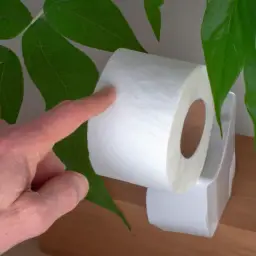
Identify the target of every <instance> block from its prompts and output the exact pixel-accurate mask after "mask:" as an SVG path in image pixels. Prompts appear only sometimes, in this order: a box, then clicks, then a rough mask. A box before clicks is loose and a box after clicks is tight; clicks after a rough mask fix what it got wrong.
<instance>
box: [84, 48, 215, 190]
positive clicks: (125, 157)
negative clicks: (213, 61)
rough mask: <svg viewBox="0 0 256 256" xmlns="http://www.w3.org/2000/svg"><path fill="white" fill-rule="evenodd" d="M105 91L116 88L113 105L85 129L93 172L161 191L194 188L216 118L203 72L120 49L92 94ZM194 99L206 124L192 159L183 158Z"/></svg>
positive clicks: (188, 66)
mask: <svg viewBox="0 0 256 256" xmlns="http://www.w3.org/2000/svg"><path fill="white" fill-rule="evenodd" d="M108 85H113V86H115V88H116V90H117V99H116V101H115V102H114V104H113V105H112V106H111V107H110V108H109V109H107V110H106V111H105V112H104V113H102V114H100V115H98V116H97V117H94V118H92V119H91V120H90V121H89V123H88V149H89V156H90V161H91V164H92V167H93V169H94V170H95V172H96V173H97V174H99V175H101V176H105V177H110V178H113V179H118V180H122V181H126V182H129V183H133V184H137V185H140V186H144V187H148V188H154V189H159V190H169V191H176V192H183V191H185V190H187V189H188V188H189V187H191V186H192V185H194V184H195V183H196V182H197V179H198V178H199V176H200V174H201V172H202V169H203V166H204V162H205V158H206V154H207V149H208V144H209V138H210V133H211V129H212V124H213V117H214V109H213V102H212V95H211V90H210V85H209V81H208V76H207V71H206V68H205V66H202V65H196V64H192V63H187V62H183V61H178V60H172V59H167V58H163V57H159V56H155V55H150V54H145V53H139V52H135V51H131V50H126V49H120V50H117V51H116V52H115V53H114V54H113V56H112V57H111V58H110V60H109V61H108V63H107V65H106V67H105V69H104V70H103V73H102V75H101V77H100V80H99V82H98V84H97V86H96V91H98V90H99V89H101V88H103V87H105V86H108ZM198 99H201V100H203V101H204V105H205V124H204V127H203V132H202V137H201V140H200V142H199V145H198V147H197V148H196V150H195V152H194V154H193V155H192V156H191V157H190V158H185V157H184V156H183V154H182V153H181V145H180V144H181V134H182V130H183V124H184V120H185V118H186V116H187V113H188V110H189V108H190V106H191V105H192V103H193V102H194V101H196V100H198ZM192 137H193V134H192Z"/></svg>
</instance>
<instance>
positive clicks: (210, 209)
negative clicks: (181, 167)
mask: <svg viewBox="0 0 256 256" xmlns="http://www.w3.org/2000/svg"><path fill="white" fill-rule="evenodd" d="M235 116H236V97H235V95H234V94H233V93H229V94H228V97H227V99H226V100H225V102H224V104H223V107H222V113H221V122H222V130H223V138H221V136H220V130H219V126H218V124H217V121H216V120H215V121H214V124H213V129H212V133H211V139H210V143H209V149H208V153H207V157H206V161H205V165H204V168H203V172H202V174H201V176H200V178H199V180H198V181H197V184H196V185H195V186H193V187H192V188H190V189H189V190H188V191H187V192H186V193H183V194H177V193H174V192H166V191H158V190H154V189H151V188H149V189H148V190H147V197H146V203H147V216H148V220H149V223H151V224H152V225H154V226H156V227H158V228H160V229H162V230H165V231H173V232H181V233H186V234H192V235H198V236H206V237H212V236H213V235H214V232H215V231H216V228H217V225H218V223H219V220H220V218H221V215H222V213H223V211H224V208H225V206H226V204H227V202H228V200H229V198H230V195H231V190H232V181H233V177H234V174H235V146H234V144H235Z"/></svg>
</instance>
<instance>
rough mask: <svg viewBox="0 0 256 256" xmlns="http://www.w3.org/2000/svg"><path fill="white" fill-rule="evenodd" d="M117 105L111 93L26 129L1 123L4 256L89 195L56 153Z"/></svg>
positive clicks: (64, 107) (0, 245) (0, 248)
mask: <svg viewBox="0 0 256 256" xmlns="http://www.w3.org/2000/svg"><path fill="white" fill-rule="evenodd" d="M114 100H115V91H114V89H113V88H111V87H108V88H106V89H103V90H102V91H100V92H98V93H96V94H94V95H92V96H90V97H87V98H85V99H81V100H76V101H65V102H63V103H61V104H60V105H58V106H57V107H55V108H53V109H52V110H50V111H48V112H46V113H45V114H43V115H42V116H41V117H39V118H37V119H36V120H33V121H32V122H30V123H27V124H24V125H21V126H19V125H11V126H10V125H8V124H6V123H5V122H3V121H1V123H0V254H1V253H3V252H5V251H7V250H8V249H10V248H11V247H13V246H14V245H16V244H18V243H20V242H22V241H24V240H27V239H29V238H32V237H35V236H38V235H40V234H42V233H43V232H45V231H46V230H47V229H48V228H49V227H50V226H51V225H52V224H53V223H54V222H55V221H56V220H57V219H58V218H60V217H61V216H63V215H64V214H66V213H68V212H70V211H71V210H73V209H74V208H75V207H76V206H77V204H78V203H79V202H80V201H81V200H83V199H84V197H85V196H86V194H87V192H88V187H89V186H88V182H87V180H86V178H85V177H84V176H83V175H81V174H79V173H76V172H73V171H72V170H65V166H64V165H63V163H62V162H61V161H60V159H59V158H58V157H57V156H56V155H55V154H54V153H53V151H52V148H53V146H54V144H55V143H57V142H58V141H60V140H62V139H63V138H65V137H67V136H68V135H69V134H71V133H73V132H74V131H75V130H76V129H77V128H78V127H79V126H80V125H81V124H83V123H84V122H85V121H87V120H88V119H89V118H91V117H93V116H95V115H98V114H100V113H101V112H103V111H105V110H106V109H107V108H108V107H109V106H110V105H111V104H112V103H113V102H114Z"/></svg>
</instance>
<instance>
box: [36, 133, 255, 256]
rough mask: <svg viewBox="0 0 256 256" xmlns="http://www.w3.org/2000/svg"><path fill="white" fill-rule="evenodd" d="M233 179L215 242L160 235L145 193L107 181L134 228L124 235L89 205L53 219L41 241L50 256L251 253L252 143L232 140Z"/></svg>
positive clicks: (122, 228)
mask: <svg viewBox="0 0 256 256" xmlns="http://www.w3.org/2000/svg"><path fill="white" fill-rule="evenodd" d="M236 154H237V164H236V176H235V180H234V186H233V192H232V197H231V199H230V201H229V203H228V206H227V208H226V210H225V211H224V213H223V216H222V219H221V223H220V225H219V227H218V229H217V231H216V234H215V236H214V237H213V238H211V239H209V238H203V237H195V236H191V235H184V234H178V233H171V232H163V231H161V230H159V229H157V228H155V227H154V226H152V225H150V224H149V223H148V221H147V216H146V210H145V196H146V189H145V188H142V187H138V186H134V185H131V184H127V183H124V182H120V181H115V180H111V179H105V183H106V186H107V187H108V189H109V191H110V193H111V195H112V196H113V198H114V199H115V201H116V203H117V204H118V206H119V207H120V208H121V209H122V211H123V212H124V214H125V216H126V217H127V219H128V221H129V222H130V224H131V226H132V231H131V232H130V231H128V230H127V229H126V227H125V226H124V225H123V223H122V221H121V220H120V219H119V218H118V217H116V216H115V215H114V214H112V213H111V212H109V211H107V210H105V209H102V208H100V207H98V206H96V205H94V204H91V203H89V202H87V201H84V202H82V203H81V204H80V205H79V206H78V207H77V208H76V209H75V210H74V211H73V212H71V213H69V214H67V215H66V216H64V217H63V218H61V219H60V220H59V221H57V222H56V223H55V224H54V225H53V226H52V228H51V229H50V230H49V231H48V232H47V233H46V234H44V235H43V236H42V237H41V238H40V245H41V248H42V250H43V251H44V252H46V253H49V254H51V255H53V256H58V255H61V256H67V255H69V256H82V255H88V256H91V255H94V256H102V255H111V256H114V255H122V256H126V255H127V256H128V255H129V256H130V255H135V256H136V255H138V256H141V255H147V256H151V255H152V256H156V255H175V256H176V255H178V256H179V255H188V256H193V255H195V256H198V255H223V256H224V255H225V256H227V255H243V256H244V255H248V256H249V255H253V256H254V255H255V254H256V152H255V151H254V148H253V139H252V138H249V137H244V136H237V137H236Z"/></svg>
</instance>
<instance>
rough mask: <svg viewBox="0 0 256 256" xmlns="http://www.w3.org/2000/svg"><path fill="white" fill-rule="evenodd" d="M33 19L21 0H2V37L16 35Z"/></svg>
mask: <svg viewBox="0 0 256 256" xmlns="http://www.w3.org/2000/svg"><path fill="white" fill-rule="evenodd" d="M31 20H32V17H31V14H30V12H29V11H28V9H27V8H26V7H25V6H24V5H23V4H22V3H21V2H20V0H0V39H10V38H13V37H16V36H17V35H18V34H19V33H20V32H21V31H22V30H23V29H25V28H26V27H27V26H28V24H29V23H30V22H31Z"/></svg>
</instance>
